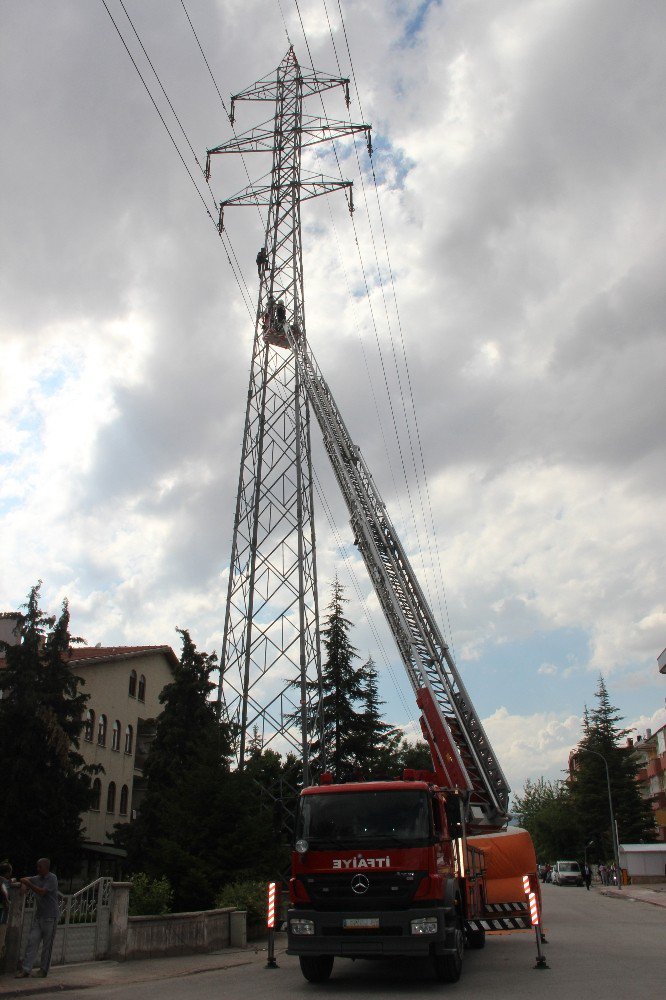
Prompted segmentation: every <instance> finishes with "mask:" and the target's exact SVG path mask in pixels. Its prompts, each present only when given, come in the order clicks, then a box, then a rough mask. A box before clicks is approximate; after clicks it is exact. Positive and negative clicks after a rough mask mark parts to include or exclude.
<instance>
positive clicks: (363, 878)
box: [351, 875, 370, 896]
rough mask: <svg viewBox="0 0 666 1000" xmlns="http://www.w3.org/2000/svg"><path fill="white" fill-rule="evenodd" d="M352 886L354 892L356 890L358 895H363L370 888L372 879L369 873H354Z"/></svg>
mask: <svg viewBox="0 0 666 1000" xmlns="http://www.w3.org/2000/svg"><path fill="white" fill-rule="evenodd" d="M351 887H352V892H355V893H356V895H357V896H362V895H363V893H364V892H367V891H368V889H369V888H370V879H369V878H368V876H367V875H354V877H353V879H352V880H351Z"/></svg>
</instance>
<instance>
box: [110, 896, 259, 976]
mask: <svg viewBox="0 0 666 1000" xmlns="http://www.w3.org/2000/svg"><path fill="white" fill-rule="evenodd" d="M130 889H131V883H128V882H114V883H113V885H112V889H111V928H110V935H109V952H108V957H109V958H117V959H133V958H160V957H164V956H166V955H192V954H196V953H197V952H209V951H218V950H219V949H220V948H229V947H232V948H244V947H245V945H246V944H247V913H246V912H245V911H244V910H234V909H233V908H227V909H223V910H202V911H200V912H197V913H167V914H165V915H164V916H160V917H129V916H128V915H127V910H128V903H129V893H130Z"/></svg>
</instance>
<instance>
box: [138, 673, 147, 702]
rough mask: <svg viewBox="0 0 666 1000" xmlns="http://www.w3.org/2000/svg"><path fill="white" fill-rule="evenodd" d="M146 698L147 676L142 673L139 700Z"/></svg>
mask: <svg viewBox="0 0 666 1000" xmlns="http://www.w3.org/2000/svg"><path fill="white" fill-rule="evenodd" d="M145 700H146V678H145V677H144V676H143V674H141V676H140V677H139V701H145Z"/></svg>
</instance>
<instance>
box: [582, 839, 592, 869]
mask: <svg viewBox="0 0 666 1000" xmlns="http://www.w3.org/2000/svg"><path fill="white" fill-rule="evenodd" d="M593 844H594V841H593V840H590V841H588V843H587V844H586V845H585V847H584V852H585V867H586V868H587V849H588V847H592V845H593Z"/></svg>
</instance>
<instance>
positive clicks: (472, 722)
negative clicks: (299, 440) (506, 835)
mask: <svg viewBox="0 0 666 1000" xmlns="http://www.w3.org/2000/svg"><path fill="white" fill-rule="evenodd" d="M289 339H290V341H291V346H292V348H293V350H294V354H295V357H296V363H297V365H298V368H299V371H300V373H301V379H302V381H303V385H304V386H305V389H306V392H307V395H308V399H309V401H310V405H311V406H312V409H313V410H314V413H315V416H316V418H317V422H318V423H319V426H320V428H321V431H322V434H323V436H324V445H325V447H326V451H327V453H328V456H329V459H330V461H331V464H332V466H333V471H334V473H335V476H336V479H337V481H338V484H339V486H340V489H341V490H342V494H343V496H344V499H345V502H346V504H347V508H348V511H349V514H350V517H351V525H352V528H353V530H354V536H355V543H356V544H357V545H358V547H359V549H360V551H361V554H362V556H363V559H364V561H365V563H366V566H367V568H368V572H369V574H370V578H371V580H372V583H373V585H374V588H375V591H376V593H377V596H378V598H379V601H380V603H381V605H382V609H383V611H384V614H385V616H386V618H387V620H388V623H389V626H390V628H391V631H392V632H393V635H394V638H395V640H396V643H397V646H398V649H399V651H400V655H401V658H402V660H403V663H404V665H405V668H406V670H407V674H408V676H409V679H410V682H411V684H412V687H413V688H414V691H415V693H416V694H417V696H418V695H419V693H420V692H422V691H423V689H427V691H428V692H429V693H430V695H431V697H432V701H433V702H434V704H435V706H436V711H437V713H438V716H439V718H438V720H437V721H438V728H440V729H441V730H442V731H443V732H445V733H446V737H447V741H448V743H449V745H450V746H452V748H453V751H454V753H453V755H454V756H455V757H456V763H457V773H458V774H460V775H462V782H464V786H466V791H467V792H468V794H469V816H468V821H469V822H470V824H471V825H472V826H474V828H475V829H484V828H485V829H491V828H492V829H496V828H497V827H499V826H501V825H502V824H503V823H504V822H505V821H506V819H507V815H508V813H507V810H508V799H509V787H508V784H507V782H506V779H505V777H504V775H503V773H502V770H501V768H500V766H499V763H498V761H497V759H496V757H495V754H494V752H493V750H492V747H491V745H490V742H489V740H488V737H487V736H486V733H485V731H484V729H483V726H482V724H481V720H480V719H479V717H478V715H477V713H476V711H475V709H474V707H473V705H472V702H471V699H470V697H469V695H468V693H467V691H466V689H465V686H464V684H463V682H462V679H461V677H460V675H459V673H458V670H457V668H456V665H455V663H454V660H453V657H452V656H451V653H450V650H449V648H448V646H447V644H446V642H445V641H444V639H443V637H442V635H441V633H440V630H439V627H438V625H437V623H436V621H435V618H434V616H433V614H432V612H431V611H430V608H429V606H428V603H427V601H426V599H425V597H424V595H423V593H422V591H421V587H420V585H419V583H418V580H417V578H416V576H415V574H414V571H413V569H412V567H411V564H410V562H409V559H408V558H407V555H406V553H405V551H404V549H403V547H402V544H401V542H400V540H399V538H398V535H397V532H396V530H395V528H394V527H393V525H392V523H391V520H390V518H389V516H388V513H387V510H386V504H385V503H384V501H383V500H382V498H381V495H380V493H379V490H378V489H377V486H376V485H375V483H374V480H373V477H372V474H371V473H370V470H369V469H368V467H367V465H366V463H365V461H364V459H363V457H362V456H361V453H360V449H359V448H358V447H357V446H356V445H355V444H354V442H353V440H352V438H351V435H350V434H349V431H348V430H347V427H346V425H345V423H344V420H343V418H342V415H341V413H340V411H339V409H338V407H337V405H336V403H335V400H334V398H333V394H332V393H331V390H330V388H329V386H328V384H327V382H326V380H325V378H324V376H323V375H322V373H321V371H320V369H319V367H318V366H317V363H316V361H315V360H314V357H313V355H312V353H311V351H310V349H309V346H307V345H306V344H305V343H303V342H302V341H297V340H295V339H294V338H293V337H291V336H290V338H289Z"/></svg>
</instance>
